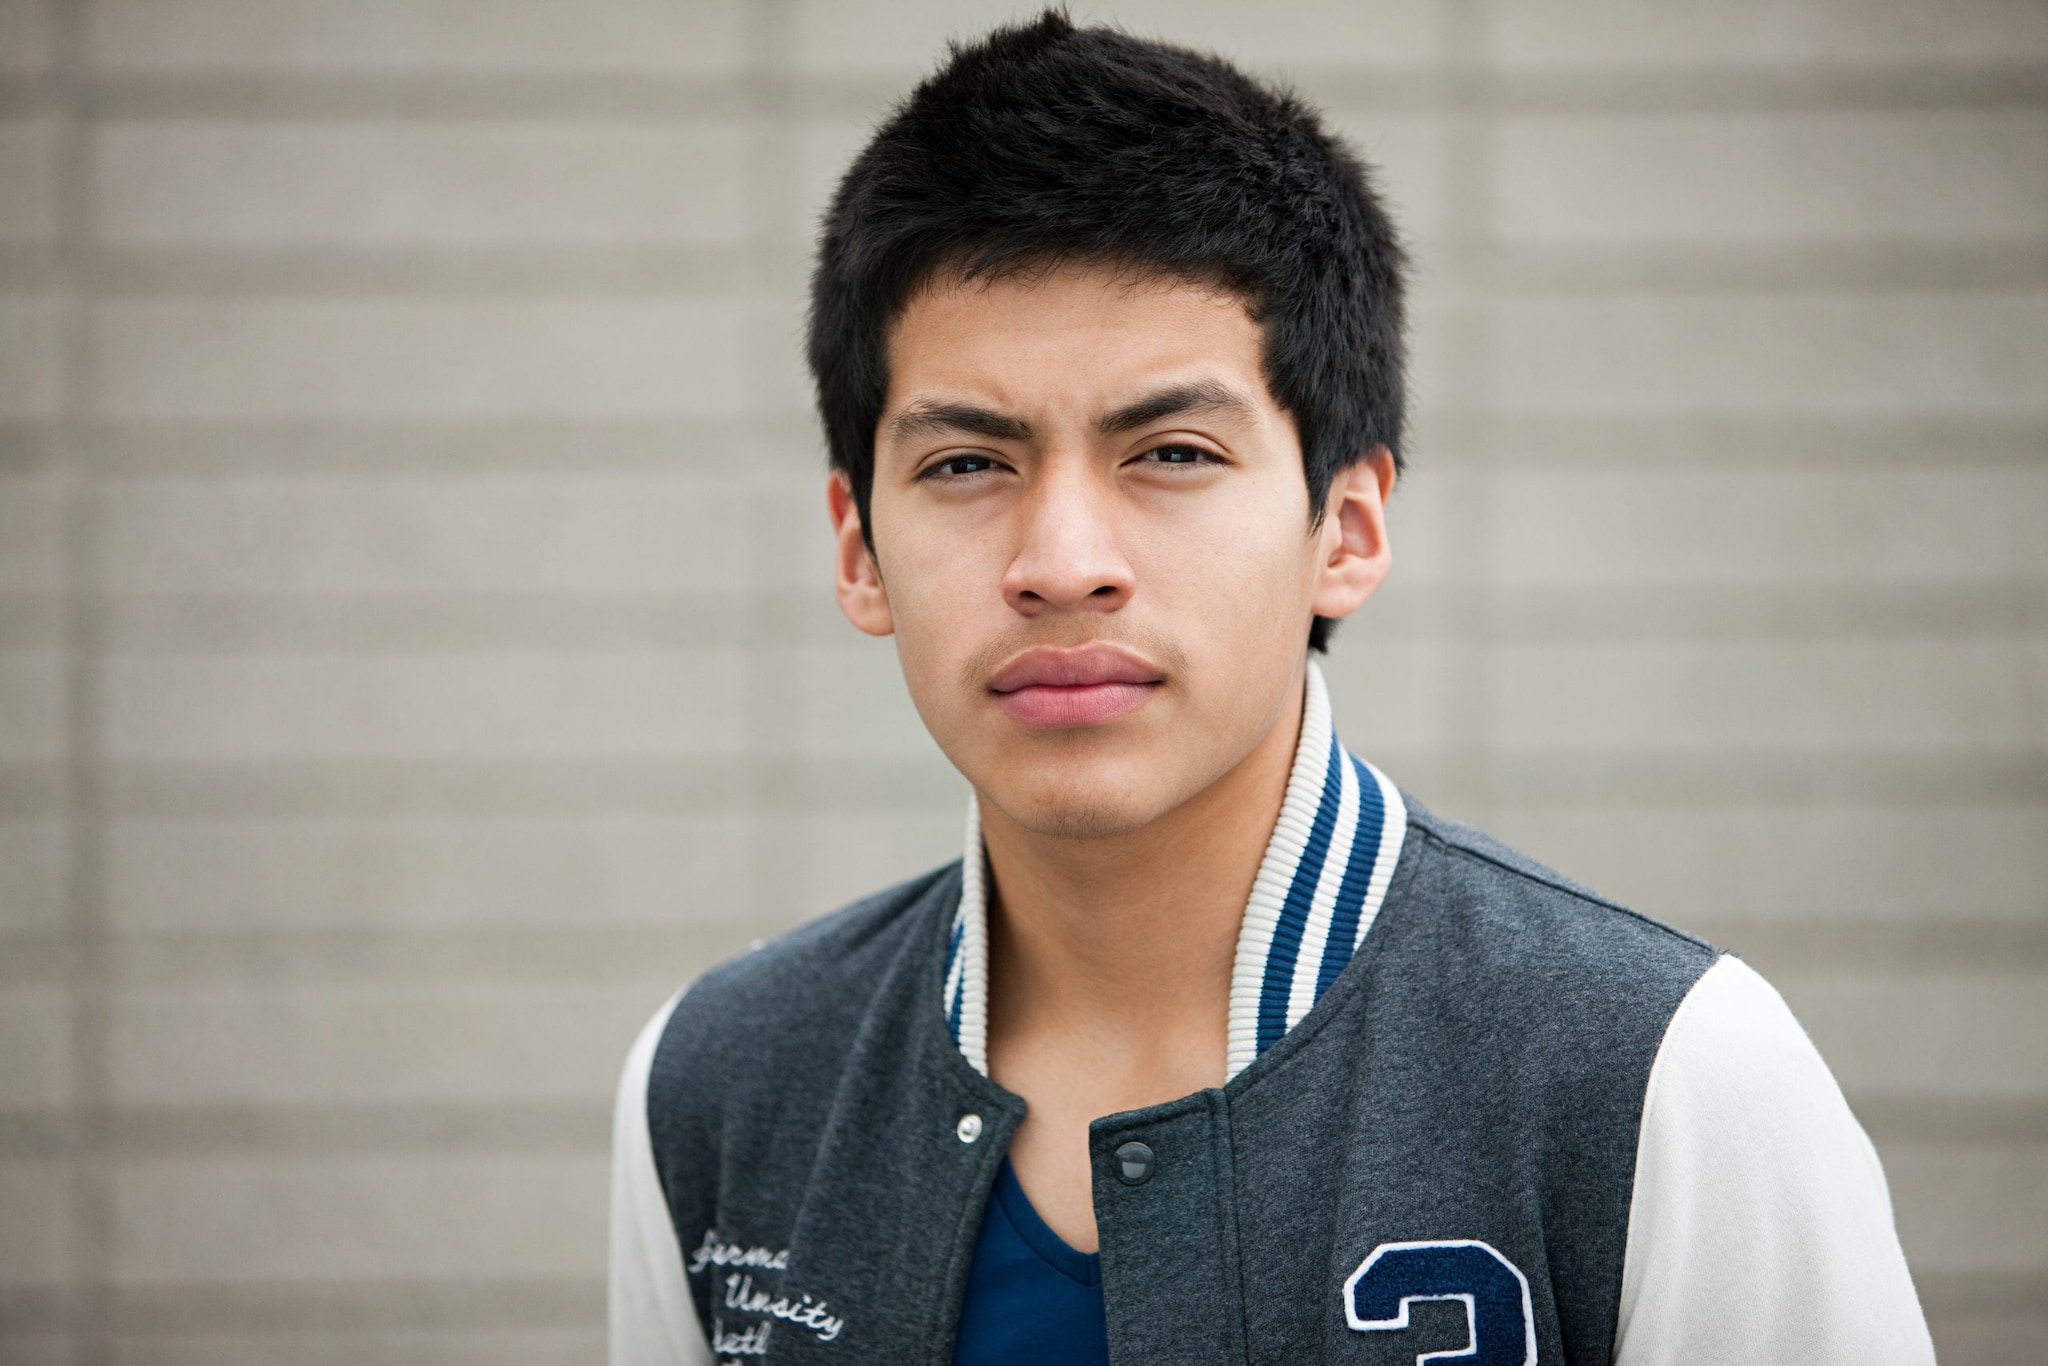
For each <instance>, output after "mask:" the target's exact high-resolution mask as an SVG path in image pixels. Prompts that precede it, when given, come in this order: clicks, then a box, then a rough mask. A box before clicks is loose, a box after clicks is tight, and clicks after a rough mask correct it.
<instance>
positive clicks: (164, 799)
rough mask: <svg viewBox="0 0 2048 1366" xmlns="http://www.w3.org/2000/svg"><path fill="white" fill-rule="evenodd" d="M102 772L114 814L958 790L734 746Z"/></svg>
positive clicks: (825, 798)
mask: <svg viewBox="0 0 2048 1366" xmlns="http://www.w3.org/2000/svg"><path fill="white" fill-rule="evenodd" d="M103 777H104V783H105V796H104V801H105V809H106V810H107V812H108V814H110V815H114V816H120V815H135V816H141V815H153V816H168V817H177V816H179V815H192V816H202V815H203V816H224V815H233V816H262V815H266V814H267V815H275V816H286V815H292V814H314V813H321V814H340V813H345V812H376V813H383V814H390V815H401V814H408V813H421V812H473V813H488V812H503V813H520V814H541V813H547V812H576V813H579V814H587V815H588V814H598V813H601V812H620V813H624V812H644V813H648V814H663V813H682V812H690V811H787V812H803V811H816V812H830V811H839V812H846V811H873V810H891V809H901V810H930V809H933V808H937V807H950V806H952V805H953V804H954V803H955V802H957V801H958V800H960V799H961V798H962V797H963V796H964V793H965V788H964V786H963V785H962V782H961V779H960V777H959V775H958V774H957V773H956V772H955V771H954V770H953V768H952V767H951V765H949V764H947V763H946V762H945V761H944V760H943V759H937V758H931V759H916V758H891V757H878V758H873V759H845V758H811V759H801V760H800V759H794V758H783V757H775V756H765V755H753V756H747V755H737V754H736V755H730V756H719V757H705V758H695V759H692V758H673V759H671V758H650V759H631V758H616V759H606V758H562V759H554V758H492V759H434V758H418V759H408V758H398V759H332V760H323V759H313V760H307V759H274V760H264V759H250V760H237V761H203V760H202V761H153V762H123V763H114V764H111V765H109V766H108V767H107V769H106V771H105V773H104V775H103Z"/></svg>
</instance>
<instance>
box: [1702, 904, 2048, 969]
mask: <svg viewBox="0 0 2048 1366" xmlns="http://www.w3.org/2000/svg"><path fill="white" fill-rule="evenodd" d="M1684 928H1685V929H1687V930H1690V931H1692V932H1694V933H1696V934H1699V935H1700V936H1702V937H1703V938H1705V939H1707V940H1709V941H1711V942H1712V943H1714V944H1717V945H1719V946H1721V947H1722V948H1726V949H1729V950H1732V951H1733V952H1735V953H1737V954H1740V955H1741V956H1742V957H1743V958H1745V959H1747V960H1749V961H1750V962H1752V963H1753V964H1755V965H1756V966H1757V968H1758V969H1759V970H1760V971H1762V972H1763V973H1764V975H1765V976H1773V975H1776V974H1781V973H1795V972H1828V973H1844V974H1851V975H1853V974H1855V973H1857V972H1859V971H1876V972H1887V973H1891V972H1905V973H1908V974H1911V973H1916V972H1951V971H1961V972H1982V973H2002V972H2022V973H2043V972H2048V917H2044V919H2042V920H2041V921H2039V922H2037V923H2032V924H2029V923H2025V922H2017V923H2016V922H2012V921H1988V920H1975V921H1972V920H1958V921H1932V920H1930V921H1925V922H1920V923H1899V922H1889V921H1878V920H1857V921H1854V922H1851V923H1845V924H1831V923H1828V922H1825V921H1814V920H1809V921H1805V922H1799V923H1787V922H1783V921H1760V920H1750V921H1740V920H1731V921H1712V922H1699V923H1689V924H1687V925H1686V926H1684Z"/></svg>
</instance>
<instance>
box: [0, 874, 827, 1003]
mask: <svg viewBox="0 0 2048 1366" xmlns="http://www.w3.org/2000/svg"><path fill="white" fill-rule="evenodd" d="M688 891H689V889H688V888H681V889H678V895H679V896H687V894H688ZM831 909H833V908H832V907H830V906H826V905H817V906H812V907H808V908H806V910H805V914H806V915H817V914H823V913H824V912H826V911H829V910H831ZM786 928H788V926H787V925H786V924H784V923H782V922H780V921H776V920H772V919H770V918H767V917H755V918H750V919H745V920H710V919H701V920H697V921H694V922H692V921H687V920H684V919H683V918H682V917H681V916H678V918H677V919H676V920H675V921H674V922H671V923H664V924H654V925H650V924H641V925H620V924H596V925H578V926H553V927H548V926H492V925H481V924H480V925H471V926H462V927H453V928H437V929H407V928H403V927H395V926H394V927H381V928H362V929H357V928H332V927H321V926H317V925H316V926H306V927H302V928H264V929H246V928H244V929H192V928H180V929H176V930H149V929H138V928H133V927H129V926H123V927H120V928H117V929H115V930H113V931H112V932H111V933H110V934H109V936H108V948H107V950H106V953H107V958H108V963H109V969H108V970H109V972H110V973H112V974H113V976H114V978H115V979H116V981H117V982H118V984H119V986H120V988H121V989H122V990H131V989H132V990H147V989H151V988H163V987H173V986H175V987H177V988H179V989H183V988H185V987H189V986H191V985H192V984H194V983H198V982H218V983H231V984H237V985H241V986H251V985H270V984H278V983H284V982H290V983H294V984H300V985H304V984H310V983H336V982H339V983H348V984H352V985H361V984H363V983H365V982H373V983H376V984H378V985H382V986H391V987H398V986H408V985H410V986H420V985H427V986H450V987H452V986H457V985H463V984H475V983H478V982H483V981H491V982H496V983H499V984H515V983H528V984H537V983H546V984H550V985H555V986H569V985H589V984H600V985H610V986H625V985H633V986H635V987H636V989H639V988H645V989H646V990H647V991H649V992H652V993H654V994H653V995H651V996H650V997H649V1001H648V1005H649V1008H650V1009H651V1008H652V1007H653V1006H654V1005H655V1004H657V1003H658V1001H659V998H660V995H661V994H664V993H665V992H666V991H667V990H669V989H670V988H672V987H673V986H675V985H677V984H679V983H680V982H682V981H683V980H686V979H687V978H688V977H689V976H691V975H692V974H693V973H694V972H696V971H700V970H702V969H704V968H708V967H710V966H712V965H714V964H716V963H720V962H723V961H725V960H726V959H727V958H730V957H732V956H733V955H735V954H738V953H741V952H743V951H744V950H746V949H747V948H748V947H749V946H750V945H752V944H753V943H755V942H756V941H758V940H762V939H766V938H769V937H772V936H773V935H775V934H778V933H780V932H781V931H782V930H783V929H786ZM0 949H4V950H5V952H6V955H7V956H6V957H5V959H4V960H0V983H5V984H8V985H14V986H41V985H50V984H52V983H59V982H62V981H64V980H66V973H67V972H68V967H67V964H68V961H69V960H68V956H67V950H66V947H65V943H64V941H63V939H62V938H61V937H60V936H57V935H53V934H42V933H36V932H20V933H15V934H0Z"/></svg>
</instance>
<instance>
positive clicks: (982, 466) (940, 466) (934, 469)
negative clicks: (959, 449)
mask: <svg viewBox="0 0 2048 1366" xmlns="http://www.w3.org/2000/svg"><path fill="white" fill-rule="evenodd" d="M995 467H996V462H995V461H994V460H991V459H990V458H989V457H988V456H985V455H956V456H954V457H952V458H951V459H950V460H941V461H939V462H938V463H937V464H935V465H930V466H927V467H926V468H925V472H924V476H923V477H924V478H927V479H939V478H959V477H960V476H961V475H967V474H980V473H981V472H982V471H984V470H992V469H994V468H995Z"/></svg>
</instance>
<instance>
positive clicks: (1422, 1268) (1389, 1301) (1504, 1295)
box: [1344, 1239, 1536, 1366]
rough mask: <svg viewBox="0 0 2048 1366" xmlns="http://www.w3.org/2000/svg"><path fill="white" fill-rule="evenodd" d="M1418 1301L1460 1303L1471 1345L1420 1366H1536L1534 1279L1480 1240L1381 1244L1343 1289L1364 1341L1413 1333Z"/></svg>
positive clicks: (1432, 1355) (1429, 1356) (1347, 1314)
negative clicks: (1451, 1365) (1411, 1316)
mask: <svg viewBox="0 0 2048 1366" xmlns="http://www.w3.org/2000/svg"><path fill="white" fill-rule="evenodd" d="M1416 1300H1458V1301H1460V1302H1462V1303H1463V1304H1464V1306H1465V1326H1466V1329H1467V1331H1468V1333H1469V1335H1470V1339H1471V1340H1470V1341H1469V1342H1468V1343H1467V1344H1466V1346H1465V1348H1464V1350H1462V1351H1457V1352H1423V1353H1421V1354H1419V1355H1418V1356H1417V1357H1416V1358H1415V1366H1432V1363H1435V1362H1452V1361H1455V1362H1460V1363H1463V1364H1464V1366H1536V1314H1535V1311H1534V1310H1533V1309H1532V1308H1531V1307H1530V1303H1529V1278H1528V1277H1526V1276H1524V1275H1523V1274H1522V1272H1521V1270H1520V1268H1518V1267H1517V1266H1516V1265H1515V1264H1514V1263H1513V1262H1511V1261H1509V1260H1508V1259H1507V1258H1505V1257H1503V1256H1501V1255H1500V1253H1498V1252H1496V1251H1495V1250H1494V1249H1493V1248H1492V1247H1490V1246H1489V1245H1487V1244H1485V1243H1482V1242H1478V1241H1475V1240H1469V1239H1468V1240H1463V1241H1457V1242H1441V1243H1381V1244H1380V1245H1379V1246H1378V1247H1376V1248H1374V1249H1373V1250H1372V1255H1371V1256H1369V1257H1367V1258H1366V1259H1365V1260H1364V1261H1362V1262H1360V1263H1359V1264H1358V1270H1356V1271H1354V1272H1352V1273H1351V1278H1350V1279H1349V1280H1347V1281H1345V1282H1344V1318H1345V1321H1346V1322H1348V1323H1349V1324H1350V1325H1351V1326H1352V1327H1353V1328H1355V1329H1357V1330H1358V1331H1359V1332H1361V1333H1398V1332H1401V1331H1402V1330H1404V1329H1405V1328H1407V1327H1408V1306H1409V1304H1411V1303H1412V1302H1414V1301H1416Z"/></svg>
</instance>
